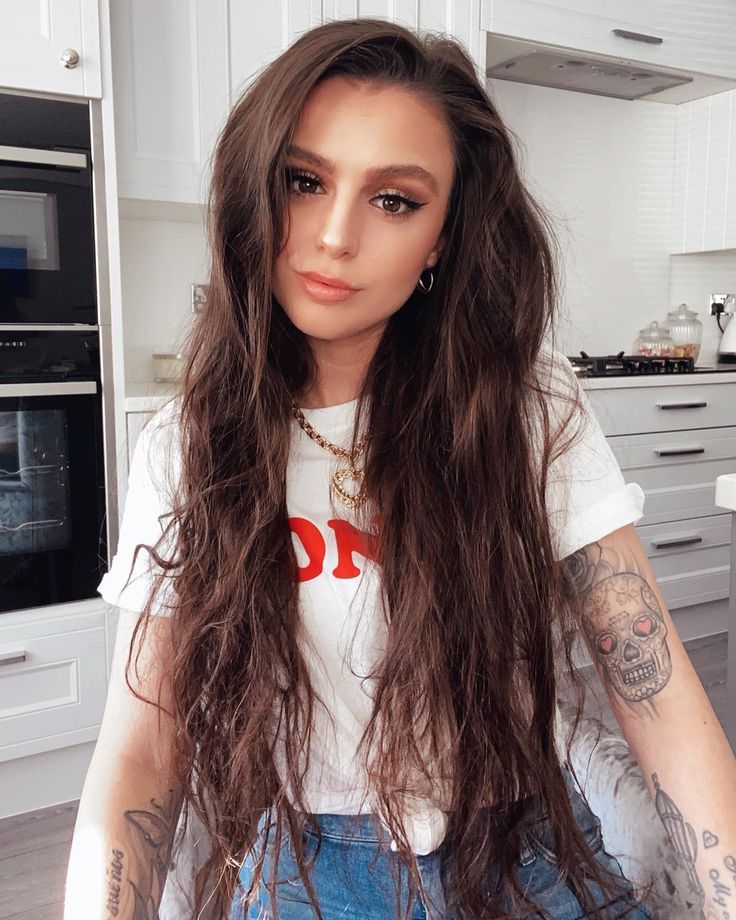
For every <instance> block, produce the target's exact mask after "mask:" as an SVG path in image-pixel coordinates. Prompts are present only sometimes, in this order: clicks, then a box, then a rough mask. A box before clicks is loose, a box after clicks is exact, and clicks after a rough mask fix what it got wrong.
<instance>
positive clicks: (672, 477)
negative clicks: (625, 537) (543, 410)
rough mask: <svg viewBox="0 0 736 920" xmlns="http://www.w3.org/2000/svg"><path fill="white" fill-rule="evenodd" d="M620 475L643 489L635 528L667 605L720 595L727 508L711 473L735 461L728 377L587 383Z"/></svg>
mask: <svg viewBox="0 0 736 920" xmlns="http://www.w3.org/2000/svg"><path fill="white" fill-rule="evenodd" d="M588 397H589V399H590V403H591V407H592V409H593V411H594V413H595V416H596V418H597V420H598V422H599V424H600V426H601V428H602V429H603V432H604V434H605V435H606V437H607V439H608V443H609V445H610V446H611V449H612V450H613V453H614V455H615V457H616V460H617V461H618V463H619V466H620V467H621V470H622V473H623V476H624V479H625V480H626V481H627V482H636V483H638V484H639V485H640V486H641V487H642V489H643V490H644V493H645V496H646V498H645V502H644V516H643V517H642V518H641V520H639V521H638V522H637V525H636V529H637V533H638V534H639V538H640V539H641V541H642V545H643V546H644V549H645V551H646V554H647V557H648V559H649V562H650V564H651V566H652V570H653V572H654V574H655V577H656V579H657V583H658V584H659V586H660V588H661V590H662V594H663V596H664V599H665V601H666V603H667V606H668V608H669V609H670V610H677V609H682V608H695V607H698V606H699V605H701V604H708V603H710V602H712V601H725V600H726V599H727V598H728V597H729V593H730V586H729V585H730V570H731V568H730V557H731V531H732V523H731V519H732V515H731V514H730V513H723V510H722V509H721V508H719V507H717V506H716V504H715V483H716V477H717V476H719V475H721V474H722V473H725V472H732V471H733V470H734V469H736V427H733V425H732V422H733V413H732V409H731V407H732V406H733V401H734V399H736V380H733V381H731V380H727V381H724V382H721V383H709V384H704V383H692V384H691V383H687V384H684V385H678V386H676V387H675V386H667V385H666V384H664V385H661V386H640V387H637V386H635V385H632V386H630V387H625V388H616V389H613V388H612V389H606V388H604V387H601V388H596V389H589V390H588Z"/></svg>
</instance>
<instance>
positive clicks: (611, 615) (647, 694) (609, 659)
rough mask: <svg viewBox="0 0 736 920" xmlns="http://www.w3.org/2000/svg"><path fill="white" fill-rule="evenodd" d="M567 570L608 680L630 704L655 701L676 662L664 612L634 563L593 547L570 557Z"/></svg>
mask: <svg viewBox="0 0 736 920" xmlns="http://www.w3.org/2000/svg"><path fill="white" fill-rule="evenodd" d="M567 567H568V574H569V576H570V578H571V579H572V582H573V584H574V586H575V591H576V593H577V595H578V596H579V598H580V601H581V603H582V625H583V629H584V631H585V633H586V636H587V638H588V641H589V643H590V646H591V648H592V650H593V653H594V654H595V656H596V660H597V661H598V663H599V664H600V666H601V667H602V669H603V673H604V675H605V677H606V678H607V680H608V681H609V682H610V684H611V686H612V687H613V689H614V690H615V691H616V693H617V694H618V695H619V696H620V697H621V698H622V699H624V700H626V701H627V702H630V703H636V702H642V701H644V700H651V698H652V697H653V696H654V695H655V694H657V693H659V691H660V690H661V689H662V688H663V687H664V686H665V685H666V684H667V681H668V680H669V679H670V675H671V673H672V660H671V658H670V651H669V648H668V646H667V624H666V622H665V619H664V616H663V614H662V608H661V607H660V605H659V602H658V601H657V597H656V595H655V593H654V591H652V589H651V587H650V586H649V584H648V583H647V581H646V580H645V579H644V577H643V576H642V575H641V573H640V572H639V571H638V565H637V562H636V560H635V559H634V558H630V559H627V558H626V557H625V556H624V554H623V553H620V552H617V551H615V550H613V549H611V548H610V547H608V546H607V547H606V548H605V550H604V549H603V548H602V547H601V544H600V543H591V544H590V545H589V546H586V547H584V548H583V549H580V550H578V551H577V552H576V553H573V554H572V555H571V556H569V557H568V559H567Z"/></svg>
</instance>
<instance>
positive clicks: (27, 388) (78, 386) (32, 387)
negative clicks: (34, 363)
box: [0, 380, 97, 399]
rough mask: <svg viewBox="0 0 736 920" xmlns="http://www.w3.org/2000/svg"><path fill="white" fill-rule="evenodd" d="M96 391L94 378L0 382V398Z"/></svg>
mask: <svg viewBox="0 0 736 920" xmlns="http://www.w3.org/2000/svg"><path fill="white" fill-rule="evenodd" d="M96 392H97V381H96V380H58V381H51V380H50V381H48V382H44V383H0V399H2V398H3V397H9V396H85V395H87V394H89V393H92V394H94V393H96Z"/></svg>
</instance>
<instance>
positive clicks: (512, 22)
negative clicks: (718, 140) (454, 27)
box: [481, 0, 736, 102]
mask: <svg viewBox="0 0 736 920" xmlns="http://www.w3.org/2000/svg"><path fill="white" fill-rule="evenodd" d="M481 24H482V28H483V29H484V30H485V31H487V32H489V33H494V34H497V35H499V36H507V37H509V38H511V39H521V40H523V41H527V42H539V43H541V44H546V45H553V46H558V47H563V48H568V49H571V50H575V51H580V52H587V53H590V54H600V55H606V56H608V57H613V58H619V59H624V60H627V61H631V62H634V63H641V64H647V65H653V66H655V67H663V68H670V69H673V70H683V71H689V72H691V73H700V74H705V75H710V76H711V77H713V78H719V77H720V78H724V79H726V80H734V79H736V3H734V2H733V0H700V2H698V3H690V2H685V0H645V2H643V0H482V6H481ZM492 57H493V55H491V54H489V59H490V58H492ZM494 63H495V61H494ZM702 85H703V86H705V87H706V91H713V92H717V91H718V90H719V89H725V88H727V87H726V86H720V87H719V86H718V85H717V84H714V85H713V89H712V90H710V89H708V88H707V85H706V84H705V83H703V84H702ZM703 94H704V93H703ZM684 98H693V97H687V96H681V97H680V98H673V101H675V102H679V101H681V100H682V99H684Z"/></svg>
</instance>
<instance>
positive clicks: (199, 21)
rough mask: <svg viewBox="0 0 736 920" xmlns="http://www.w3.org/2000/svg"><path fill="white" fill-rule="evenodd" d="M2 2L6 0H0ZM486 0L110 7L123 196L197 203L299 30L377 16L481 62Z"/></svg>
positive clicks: (138, 0)
mask: <svg viewBox="0 0 736 920" xmlns="http://www.w3.org/2000/svg"><path fill="white" fill-rule="evenodd" d="M0 2H2V0H0ZM480 2H481V0H449V2H448V0H395V2H389V0H373V2H368V0H286V2H284V3H265V4H261V5H260V6H259V7H258V9H257V11H256V12H254V9H253V4H252V3H251V2H250V0H211V2H209V0H208V2H205V0H184V2H182V3H180V4H174V3H173V2H169V3H159V4H155V5H151V4H146V3H144V2H143V0H115V3H113V4H111V8H110V13H111V32H112V43H113V86H114V90H113V91H114V97H115V126H116V136H117V141H116V143H117V168H118V190H119V194H120V196H121V197H124V198H134V199H151V200H156V201H173V202H184V203H197V204H201V203H203V202H204V201H205V197H206V191H207V186H208V182H209V176H210V168H211V160H210V157H211V155H212V153H213V152H214V147H215V144H216V141H217V137H218V134H219V132H220V130H221V129H222V127H223V125H224V123H225V120H226V118H227V115H228V112H229V111H230V108H231V106H232V105H233V104H234V103H235V102H236V101H237V99H238V97H239V96H240V94H241V93H242V92H243V90H244V89H246V88H247V86H248V85H249V84H250V83H251V81H252V80H253V78H254V77H255V76H256V74H258V73H259V72H260V71H261V70H262V69H263V67H265V66H266V65H267V64H268V63H270V62H271V61H272V60H273V59H274V58H275V57H277V56H278V55H279V54H280V53H281V52H282V51H284V50H285V49H286V48H287V47H288V46H289V45H290V44H291V43H292V42H293V41H294V40H295V39H296V38H297V37H298V36H299V35H301V34H302V33H303V32H305V31H307V30H308V29H310V28H312V27H313V26H316V25H319V24H320V23H322V22H326V21H328V20H333V19H346V18H352V17H356V16H366V17H368V16H376V17H378V18H388V19H394V20H396V21H398V22H402V23H404V24H406V25H409V26H410V27H414V28H420V29H423V30H432V31H441V32H447V33H450V34H452V35H454V36H455V37H457V38H458V39H459V40H460V41H462V43H463V44H464V45H465V46H466V48H467V49H468V50H469V51H470V53H471V55H472V56H473V58H474V60H476V61H477V64H478V67H479V72H482V66H483V62H482V59H481V57H480V55H481V51H483V52H484V51H485V44H483V43H481V41H480V28H479V24H480Z"/></svg>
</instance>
